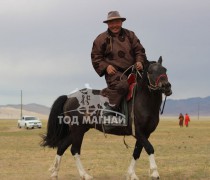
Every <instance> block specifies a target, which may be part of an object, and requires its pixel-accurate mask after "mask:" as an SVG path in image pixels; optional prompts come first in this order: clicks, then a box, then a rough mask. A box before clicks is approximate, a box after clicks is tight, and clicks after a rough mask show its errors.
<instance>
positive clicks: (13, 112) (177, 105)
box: [0, 96, 210, 119]
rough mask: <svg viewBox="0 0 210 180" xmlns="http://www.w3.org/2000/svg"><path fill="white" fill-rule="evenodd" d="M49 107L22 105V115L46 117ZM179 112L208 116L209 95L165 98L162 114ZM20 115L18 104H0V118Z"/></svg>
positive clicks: (209, 112) (172, 114) (169, 114)
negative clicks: (177, 98) (203, 96)
mask: <svg viewBox="0 0 210 180" xmlns="http://www.w3.org/2000/svg"><path fill="white" fill-rule="evenodd" d="M49 113H50V108H49V107H47V106H43V105H40V104H35V103H31V104H26V105H23V114H24V115H34V116H35V115H36V116H39V117H40V118H43V119H47V118H48V116H49ZM179 113H183V114H185V113H188V114H189V115H190V116H198V113H199V116H210V96H208V97H205V98H200V97H196V98H188V99H179V100H173V99H167V101H166V104H165V108H164V112H163V116H178V115H179ZM19 117H20V104H18V105H12V104H9V105H0V119H17V118H19Z"/></svg>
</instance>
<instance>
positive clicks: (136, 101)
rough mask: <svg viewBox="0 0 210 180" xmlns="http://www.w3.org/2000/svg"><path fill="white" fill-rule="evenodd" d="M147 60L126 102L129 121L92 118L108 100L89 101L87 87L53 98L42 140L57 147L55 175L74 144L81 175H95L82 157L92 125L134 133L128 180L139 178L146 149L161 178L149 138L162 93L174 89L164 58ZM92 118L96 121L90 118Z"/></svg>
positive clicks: (152, 167) (122, 133)
mask: <svg viewBox="0 0 210 180" xmlns="http://www.w3.org/2000/svg"><path fill="white" fill-rule="evenodd" d="M148 62H149V63H148V65H147V66H145V67H144V71H143V72H142V73H139V72H138V71H137V72H138V73H136V81H135V82H136V85H135V88H134V90H133V99H132V100H129V101H128V104H127V107H128V114H129V121H128V123H127V124H126V125H125V124H124V125H119V124H117V123H116V124H115V125H113V126H112V125H110V124H108V125H107V124H105V123H103V121H100V122H99V121H96V119H94V118H93V117H95V116H96V117H97V118H98V117H99V116H101V113H100V112H101V110H100V108H99V107H102V108H103V107H104V102H105V101H104V102H103V103H101V102H100V101H101V99H99V100H97V98H96V101H98V102H97V103H92V105H91V104H89V101H88V100H90V99H91V95H88V92H89V91H87V89H82V90H81V91H78V92H76V93H74V94H73V95H69V96H67V95H61V96H60V97H58V98H57V99H56V100H55V101H54V103H53V105H52V107H51V111H50V114H49V119H48V124H47V132H46V134H43V135H42V142H41V146H43V147H46V146H48V147H50V148H57V154H56V156H55V159H54V163H53V164H52V166H51V168H50V171H51V177H52V178H58V171H59V168H60V164H61V158H62V155H63V154H64V152H65V151H66V149H67V148H68V147H69V146H71V154H72V155H73V156H74V159H75V162H76V167H77V170H78V172H79V176H80V178H81V179H84V180H90V179H92V178H93V177H92V176H91V175H89V174H88V173H87V172H86V171H85V168H84V167H83V165H82V162H81V160H80V154H81V145H82V141H83V137H84V134H85V133H86V132H87V131H88V130H89V129H90V128H95V129H97V130H99V131H100V132H105V133H107V134H114V135H119V136H127V135H132V136H134V138H135V139H136V143H135V147H134V150H133V155H132V160H131V163H130V165H129V167H128V170H127V176H126V177H127V179H128V180H139V178H138V177H137V175H136V173H135V168H136V162H137V160H138V159H139V157H140V154H141V152H142V149H143V148H144V149H145V151H146V152H147V154H148V155H149V163H150V176H151V178H152V179H159V178H160V176H159V173H158V170H157V165H156V162H155V156H154V148H153V146H152V144H151V142H150V141H149V140H148V139H149V137H150V134H151V133H152V132H154V131H155V129H156V127H157V126H158V123H159V115H160V109H161V104H162V96H163V94H165V97H167V96H170V95H171V94H172V90H171V84H170V82H169V81H168V77H167V74H166V71H167V69H166V68H165V67H163V66H162V57H160V58H159V60H158V61H148ZM91 92H92V95H93V96H94V98H95V97H96V95H98V96H100V90H92V91H91ZM102 99H103V98H102ZM104 99H106V98H104ZM80 102H82V103H83V105H85V103H86V105H88V104H89V108H88V109H87V108H85V107H83V106H81V105H80ZM164 104H165V103H164ZM98 112H99V113H98ZM132 114H133V116H132ZM131 116H132V117H131ZM75 117H77V118H75ZM91 118H92V119H91ZM84 119H85V120H84ZM93 119H94V121H91V120H93ZM64 122H65V123H64ZM67 122H68V123H67ZM123 122H124V121H123Z"/></svg>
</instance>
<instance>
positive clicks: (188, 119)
mask: <svg viewBox="0 0 210 180" xmlns="http://www.w3.org/2000/svg"><path fill="white" fill-rule="evenodd" d="M189 121H190V117H189V115H188V114H185V118H184V123H185V126H186V127H188V123H189Z"/></svg>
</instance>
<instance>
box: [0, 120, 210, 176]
mask: <svg viewBox="0 0 210 180" xmlns="http://www.w3.org/2000/svg"><path fill="white" fill-rule="evenodd" d="M46 123H47V121H43V125H44V127H43V128H42V129H33V130H26V129H18V128H17V127H16V124H17V123H16V121H14V120H0V179H1V180H37V179H39V180H49V179H50V173H49V172H48V169H49V167H50V165H51V164H52V162H53V160H54V156H55V154H56V149H48V148H45V149H43V148H41V147H40V146H39V142H40V140H41V139H40V136H39V135H40V134H41V133H43V132H45V130H46ZM150 141H151V142H152V144H153V146H154V148H155V156H156V162H157V165H158V170H159V174H160V177H161V179H162V180H171V179H176V180H198V179H202V180H207V179H210V118H205V119H204V118H200V120H196V118H195V120H194V119H193V118H192V120H191V122H190V126H189V127H188V128H186V127H183V128H180V127H179V126H178V120H177V119H176V118H170V119H169V118H162V119H161V121H160V124H159V126H158V128H157V130H156V131H155V132H154V133H153V134H152V136H151V137H150ZM126 142H127V143H128V144H129V145H130V146H131V147H133V146H134V139H133V138H132V137H126ZM132 151H133V149H132V148H129V149H126V147H125V145H124V144H123V137H119V136H112V135H107V138H105V137H104V134H103V133H100V132H98V131H96V130H90V131H89V132H87V133H86V135H85V138H84V141H83V146H82V156H81V160H82V162H83V165H84V167H85V169H86V170H87V172H88V173H89V174H90V175H92V176H94V179H99V180H121V179H125V173H126V171H127V168H128V165H129V164H130V160H131V155H132ZM148 170H149V162H148V156H147V154H146V153H145V151H143V153H142V154H141V157H140V160H139V162H138V164H137V168H136V174H137V175H138V177H139V178H140V179H149V178H148ZM59 179H60V180H77V179H79V176H78V173H77V170H76V166H75V162H74V159H73V157H72V156H71V154H70V151H69V149H68V150H67V151H66V152H65V154H64V156H63V159H62V163H61V169H60V171H59Z"/></svg>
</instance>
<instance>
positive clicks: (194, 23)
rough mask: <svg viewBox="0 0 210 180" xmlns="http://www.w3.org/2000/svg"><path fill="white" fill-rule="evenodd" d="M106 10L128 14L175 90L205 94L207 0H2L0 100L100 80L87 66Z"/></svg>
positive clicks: (46, 94)
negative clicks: (165, 69) (161, 64)
mask: <svg viewBox="0 0 210 180" xmlns="http://www.w3.org/2000/svg"><path fill="white" fill-rule="evenodd" d="M112 10H117V11H119V12H120V14H121V16H122V17H126V19H127V20H126V21H125V22H124V23H123V27H124V28H127V29H129V30H132V31H134V32H135V34H136V35H137V36H138V38H139V39H140V41H141V43H142V45H143V46H144V48H145V49H146V54H147V58H148V59H149V60H158V58H159V56H162V57H163V66H165V67H166V68H167V70H168V71H167V74H168V78H169V81H170V82H171V84H172V90H173V95H171V96H170V97H169V98H170V99H186V98H191V97H207V96H210V80H209V77H210V35H209V32H210V1H209V0H176V1H175V0H173V1H172V0H132V1H129V0H120V1H119V0H112V1H107V0H88V1H87V0H70V1H69V0H18V1H17V0H0V105H6V104H19V103H20V93H21V90H22V93H23V104H28V103H37V104H42V105H46V106H51V105H52V103H53V102H54V101H55V99H56V98H57V97H58V96H60V95H63V94H69V93H70V92H72V91H73V90H75V89H76V88H78V89H81V88H84V87H85V84H87V83H88V84H89V85H90V86H91V87H92V88H94V89H102V88H105V87H106V83H105V79H104V77H99V76H98V75H97V74H96V72H95V70H94V69H93V67H92V63H91V57H90V54H91V49H92V44H93V41H94V39H95V38H96V37H97V36H98V35H99V34H100V33H102V32H104V31H106V30H107V25H106V24H104V23H103V21H104V20H106V19H107V13H108V12H109V11H112Z"/></svg>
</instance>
